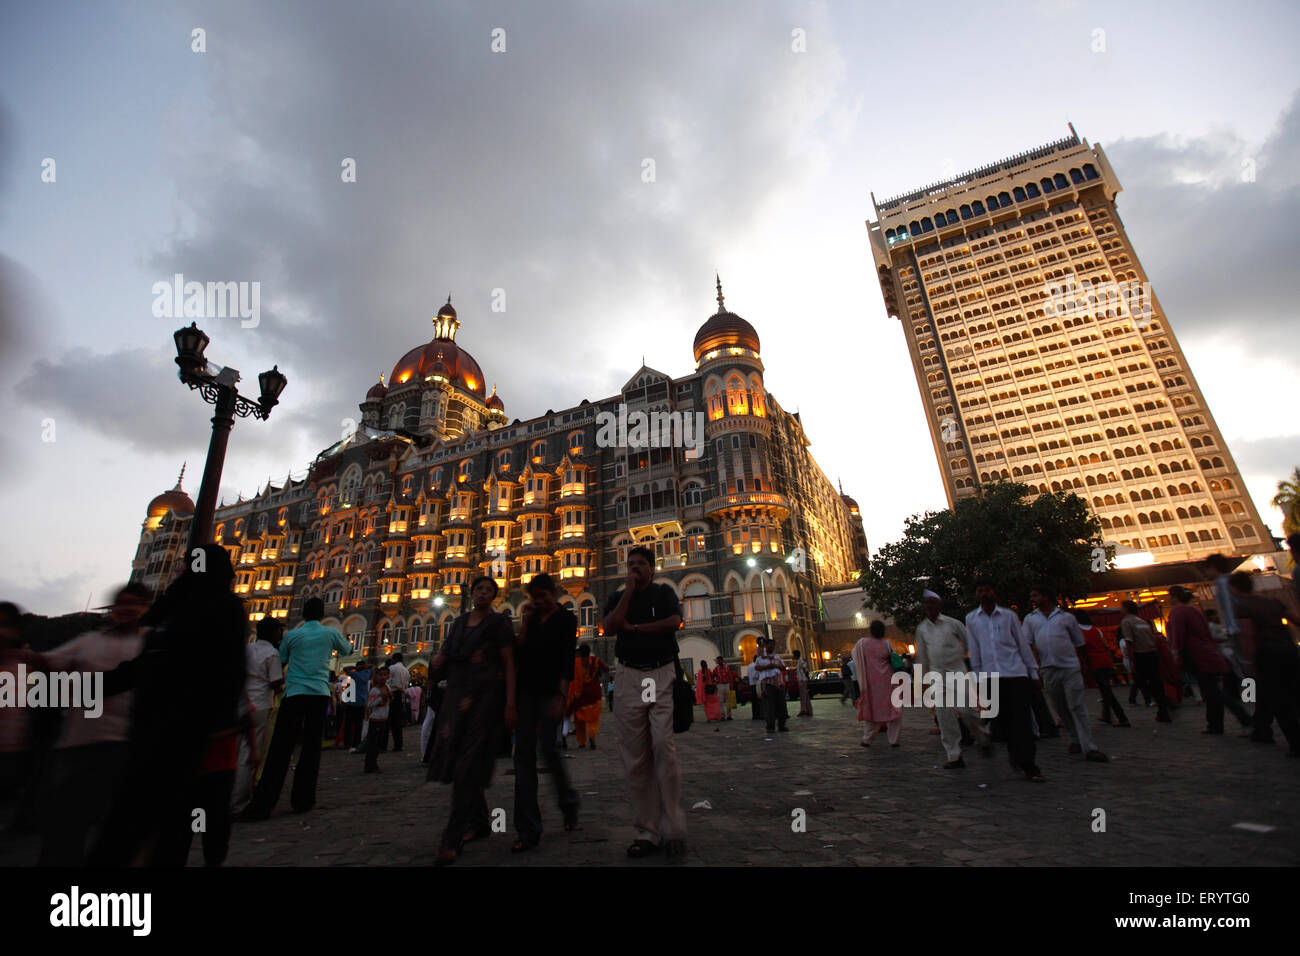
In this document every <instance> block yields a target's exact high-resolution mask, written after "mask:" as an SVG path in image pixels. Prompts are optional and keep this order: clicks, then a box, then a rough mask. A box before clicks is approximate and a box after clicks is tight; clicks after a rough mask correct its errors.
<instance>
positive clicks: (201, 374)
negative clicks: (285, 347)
mask: <svg viewBox="0 0 1300 956" xmlns="http://www.w3.org/2000/svg"><path fill="white" fill-rule="evenodd" d="M172 338H173V339H175V340H176V364H177V365H178V366H179V367H180V370H179V371H178V372H177V377H178V378H179V379H180V380H181V381H182V382H184V383H185V384H186V385H188V386H189V387H190V388H196V389H198V390H199V393H200V394H202V396H203V398H204V400H205V401H207V402H208V403H209V404H211V405H215V406H216V413H215V414H214V415H213V416H212V439H211V441H210V442H209V443H208V458H207V461H206V462H205V463H204V465H203V481H202V482H201V483H200V485H199V500H198V503H197V504H196V505H195V508H194V519H193V522H192V523H191V525H190V541H189V548H188V551H189V552H190V553H191V554H192V553H193V551H194V549H195V548H197V547H199V546H200V545H203V544H207V543H208V542H209V541H211V540H212V519H213V515H214V513H215V512H216V510H217V488H218V487H219V486H220V484H221V469H222V467H223V466H224V465H225V462H226V443H227V441H228V440H229V438H230V429H231V426H233V425H234V424H235V416H236V415H238V416H239V417H240V418H247V417H248V416H249V415H252V416H254V417H256V418H260V419H262V420H263V421H265V420H266V419H267V418H268V417H270V414H271V409H272V408H274V407H275V406H276V405H277V404H278V403H279V401H280V393H281V392H283V391H284V387H285V385H287V384H288V379H286V378H285V377H284V373H283V372H281V371H280V369H279V366H274V367H272V368H271V370H270V371H269V372H263V373H262V374H261V375H259V376H257V383H258V387H259V388H260V389H261V396H260V397H259V399H258V401H256V402H254V401H251V400H249V399H247V398H245V397H244V396H242V395H240V394H239V391H238V390H237V389H236V388H235V385H236V383H237V382H238V381H239V371H238V370H237V369H233V368H230V367H224V368H223V367H222V366H220V365H215V364H213V363H211V362H209V361H208V360H207V358H206V357H205V356H204V354H203V351H204V349H206V348H207V347H208V343H209V342H210V341H212V340H211V339H209V338H208V337H207V336H206V335H205V334H204V333H203V330H202V329H200V328H198V327H197V326H196V325H195V323H193V322H191V323H190V324H189V327H188V328H183V329H177V330H176V332H175V333H174V334H173V335H172Z"/></svg>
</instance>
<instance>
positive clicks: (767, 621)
mask: <svg viewBox="0 0 1300 956" xmlns="http://www.w3.org/2000/svg"><path fill="white" fill-rule="evenodd" d="M745 563H746V564H748V565H749V566H750V567H751V568H756V567H758V561H756V560H755V559H754V558H750V559H749V560H748V561H746V562H745ZM773 570H774V569H773V568H764V569H763V574H771V573H772V571H773ZM763 574H760V575H759V576H758V586H759V588H760V589H761V591H762V592H763V624H764V629H765V630H766V631H767V639H768V640H769V641H770V640H771V639H772V615H771V614H770V613H769V612H768V610H767V582H766V581H764V580H763Z"/></svg>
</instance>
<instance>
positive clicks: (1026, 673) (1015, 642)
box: [966, 578, 1043, 783]
mask: <svg viewBox="0 0 1300 956" xmlns="http://www.w3.org/2000/svg"><path fill="white" fill-rule="evenodd" d="M975 599H976V600H977V601H979V607H977V608H975V610H973V611H971V612H970V613H969V614H967V615H966V634H967V638H968V640H969V642H970V663H971V669H972V670H974V671H975V672H976V673H986V674H990V675H991V676H992V678H993V679H994V680H996V681H997V686H998V689H997V695H998V697H997V699H998V716H997V718H996V720H997V721H998V722H999V725H1000V726H1001V728H1002V732H1003V735H1004V736H1005V738H1006V741H1007V750H1008V751H1010V754H1011V763H1012V765H1013V766H1015V767H1016V768H1018V769H1019V770H1020V771H1021V772H1023V773H1024V775H1025V778H1026V779H1027V780H1030V781H1032V782H1034V783H1042V782H1043V775H1042V774H1041V773H1040V772H1039V770H1038V764H1036V763H1035V762H1034V755H1035V746H1034V725H1033V699H1034V687H1035V685H1036V684H1037V683H1038V662H1037V661H1035V660H1034V653H1033V651H1031V650H1030V649H1029V642H1028V641H1027V640H1026V639H1025V635H1024V632H1023V631H1022V630H1021V627H1020V618H1018V617H1016V615H1015V612H1014V611H1011V610H1009V609H1007V608H1005V607H1000V606H999V605H998V594H997V590H996V589H995V588H994V587H993V582H992V581H990V580H989V579H988V578H981V579H980V580H978V581H976V582H975Z"/></svg>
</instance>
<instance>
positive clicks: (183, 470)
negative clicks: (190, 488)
mask: <svg viewBox="0 0 1300 956" xmlns="http://www.w3.org/2000/svg"><path fill="white" fill-rule="evenodd" d="M188 464H189V462H187V461H183V462H181V473H180V474H179V475H177V476H176V487H175V488H173V489H172V491H184V490H185V489H183V488H182V487H181V479H183V478H184V477H185V466H186V465H188Z"/></svg>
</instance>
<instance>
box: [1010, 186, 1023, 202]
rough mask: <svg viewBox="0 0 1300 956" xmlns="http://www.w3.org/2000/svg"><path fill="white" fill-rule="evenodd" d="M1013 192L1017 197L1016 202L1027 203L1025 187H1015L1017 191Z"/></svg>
mask: <svg viewBox="0 0 1300 956" xmlns="http://www.w3.org/2000/svg"><path fill="white" fill-rule="evenodd" d="M1012 192H1013V193H1015V196H1016V202H1024V201H1025V187H1023V186H1017V187H1015V189H1013V190H1012Z"/></svg>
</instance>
